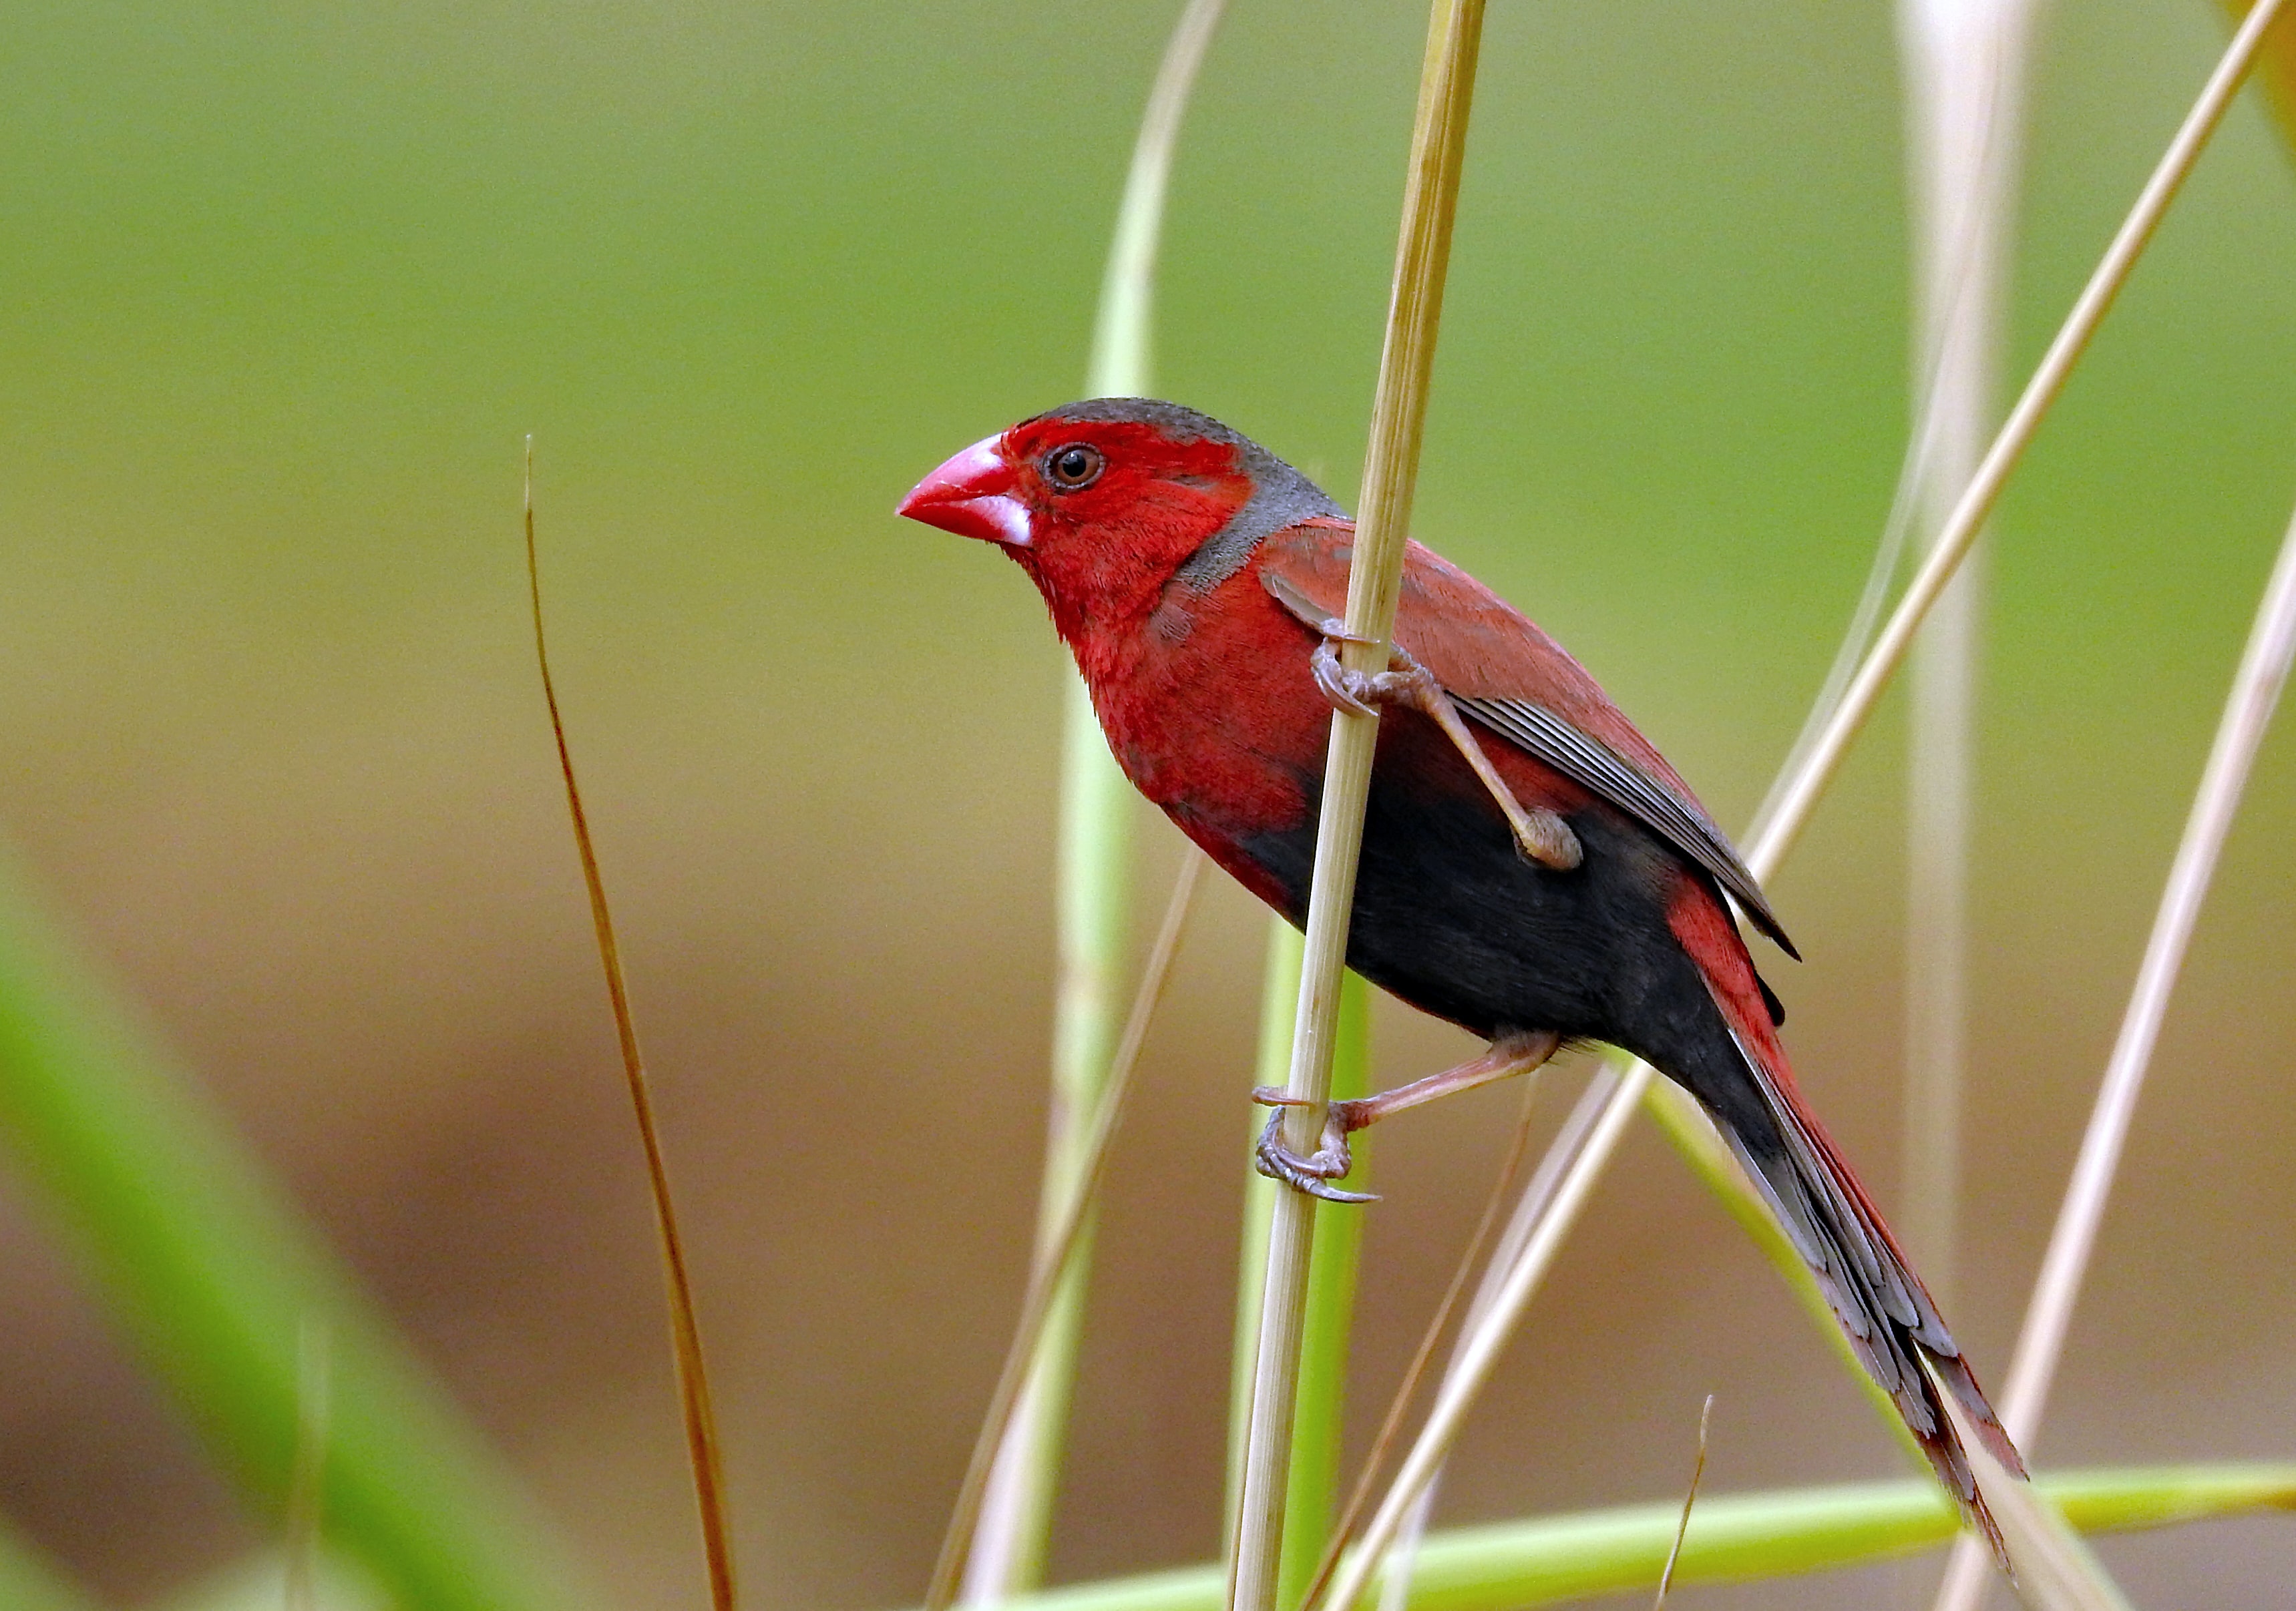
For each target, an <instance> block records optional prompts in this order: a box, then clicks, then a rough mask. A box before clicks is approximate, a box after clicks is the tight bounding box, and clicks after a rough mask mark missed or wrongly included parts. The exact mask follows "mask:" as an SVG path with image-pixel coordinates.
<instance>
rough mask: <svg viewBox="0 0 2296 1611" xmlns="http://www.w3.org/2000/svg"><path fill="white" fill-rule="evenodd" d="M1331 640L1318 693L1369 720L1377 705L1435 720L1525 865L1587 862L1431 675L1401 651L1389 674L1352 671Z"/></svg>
mask: <svg viewBox="0 0 2296 1611" xmlns="http://www.w3.org/2000/svg"><path fill="white" fill-rule="evenodd" d="M1333 641H1334V640H1333V636H1332V635H1331V634H1329V633H1328V632H1327V633H1326V634H1324V641H1323V642H1321V643H1318V644H1317V645H1316V652H1315V654H1314V656H1313V657H1311V658H1310V659H1309V660H1308V669H1309V671H1310V673H1311V675H1313V676H1314V677H1315V679H1316V688H1317V689H1318V690H1320V691H1322V693H1323V696H1324V699H1327V700H1329V701H1330V702H1331V704H1332V706H1333V707H1334V708H1335V709H1339V710H1349V711H1353V712H1354V713H1355V714H1356V715H1357V716H1372V715H1374V714H1375V711H1374V707H1375V706H1380V705H1406V706H1409V707H1411V708H1412V709H1414V710H1416V711H1419V712H1421V713H1423V715H1425V716H1429V717H1431V719H1432V720H1433V721H1434V723H1435V724H1436V725H1437V726H1438V727H1440V728H1441V729H1442V730H1443V732H1444V734H1445V736H1447V738H1449V739H1450V740H1451V742H1452V744H1453V745H1454V746H1455V747H1456V748H1457V749H1458V751H1459V753H1460V755H1462V756H1464V757H1465V758H1466V762H1467V765H1470V766H1472V767H1473V768H1474V769H1475V775H1476V776H1477V777H1479V778H1480V779H1481V780H1482V781H1483V787H1484V788H1486V789H1489V790H1490V795H1491V798H1492V799H1493V800H1494V801H1496V802H1497V805H1498V808H1499V810H1500V811H1501V812H1502V813H1504V814H1505V817H1506V820H1507V826H1508V827H1509V828H1510V829H1512V830H1513V833H1514V845H1515V850H1516V851H1517V853H1518V854H1520V855H1521V856H1522V858H1523V859H1524V860H1525V861H1528V862H1536V863H1538V864H1539V865H1540V866H1542V867H1546V868H1551V869H1552V870H1554V871H1556V872H1570V871H1573V870H1575V869H1576V868H1577V867H1578V866H1579V863H1581V862H1582V861H1584V860H1585V859H1586V850H1585V847H1584V846H1581V845H1580V844H1579V836H1578V835H1577V834H1576V833H1574V832H1572V831H1571V828H1570V823H1568V822H1564V821H1563V820H1562V818H1561V817H1560V816H1558V815H1556V814H1554V812H1552V811H1549V810H1547V809H1546V807H1545V806H1524V805H1522V804H1521V802H1520V801H1518V800H1517V799H1516V798H1515V797H1514V791H1513V789H1509V788H1508V787H1507V786H1506V782H1505V780H1504V779H1502V778H1501V777H1500V776H1499V774H1498V772H1497V769H1496V768H1494V767H1493V766H1492V765H1491V762H1490V757H1489V756H1487V755H1485V754H1484V753H1483V747H1482V745H1481V743H1480V741H1479V740H1477V739H1476V738H1475V736H1474V735H1473V734H1472V733H1471V732H1468V731H1467V724H1465V723H1464V721H1462V720H1461V719H1460V717H1459V711H1458V707H1456V706H1455V705H1454V704H1452V703H1451V696H1450V695H1449V694H1447V693H1446V692H1444V691H1443V685H1442V684H1441V683H1439V682H1438V681H1436V678H1435V674H1434V673H1433V672H1431V671H1429V670H1428V669H1427V668H1426V667H1425V666H1422V665H1421V664H1420V663H1419V662H1418V661H1416V660H1415V659H1413V658H1411V657H1410V656H1409V655H1407V654H1406V653H1404V651H1403V650H1401V649H1400V648H1398V649H1394V650H1390V654H1391V655H1392V657H1393V658H1391V659H1390V662H1389V668H1388V669H1387V670H1385V671H1350V670H1349V669H1348V668H1347V667H1346V666H1343V665H1341V663H1340V656H1339V651H1338V650H1335V649H1333V647H1332V644H1333ZM1349 641H1350V642H1352V641H1353V640H1349Z"/></svg>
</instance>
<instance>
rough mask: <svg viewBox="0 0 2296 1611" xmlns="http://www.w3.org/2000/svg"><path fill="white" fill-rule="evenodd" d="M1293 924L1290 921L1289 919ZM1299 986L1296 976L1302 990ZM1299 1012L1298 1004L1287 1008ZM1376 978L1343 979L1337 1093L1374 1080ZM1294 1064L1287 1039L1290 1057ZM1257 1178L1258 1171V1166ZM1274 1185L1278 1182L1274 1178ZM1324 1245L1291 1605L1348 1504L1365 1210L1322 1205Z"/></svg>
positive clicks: (1289, 1514)
mask: <svg viewBox="0 0 2296 1611" xmlns="http://www.w3.org/2000/svg"><path fill="white" fill-rule="evenodd" d="M1286 927H1289V925H1286ZM1297 993H1298V985H1297V984H1296V983H1295V984H1294V985H1293V994H1294V996H1295V997H1296V995H1297ZM1290 1016H1291V1010H1290V1007H1289V1006H1288V1004H1287V1006H1286V1008H1285V1017H1286V1018H1289V1017H1290ZM1370 1042H1371V986H1370V985H1366V984H1365V983H1364V981H1363V980H1362V979H1360V978H1358V977H1357V976H1356V975H1354V974H1352V973H1349V974H1346V975H1343V976H1342V977H1341V981H1340V1019H1339V1026H1338V1030H1337V1033H1336V1035H1335V1038H1334V1039H1333V1043H1332V1099H1333V1100H1334V1101H1340V1100H1345V1099H1347V1098H1349V1097H1355V1096H1361V1095H1363V1094H1364V1093H1365V1092H1367V1091H1368V1090H1369V1089H1370V1087H1371V1045H1370ZM1290 1063H1291V1051H1290V1048H1288V1047H1287V1048H1285V1051H1284V1066H1285V1067H1289V1066H1290ZM1351 1139H1352V1141H1353V1142H1354V1146H1355V1167H1354V1169H1353V1170H1351V1171H1350V1172H1349V1174H1348V1177H1347V1185H1348V1187H1349V1190H1355V1191H1362V1190H1365V1189H1366V1188H1365V1182H1366V1181H1367V1180H1368V1179H1369V1171H1370V1166H1371V1146H1370V1141H1371V1136H1370V1133H1369V1132H1368V1131H1361V1132H1358V1133H1357V1134H1356V1135H1355V1136H1354V1137H1352V1138H1351ZM1254 1178H1255V1179H1258V1178H1259V1176H1257V1175H1255V1176H1254ZM1267 1183H1268V1184H1269V1185H1271V1186H1272V1185H1273V1184H1274V1182H1267ZM1316 1217H1317V1218H1318V1219H1319V1220H1321V1221H1322V1222H1323V1223H1321V1224H1319V1225H1317V1226H1316V1245H1315V1248H1314V1250H1313V1251H1312V1252H1311V1253H1310V1254H1309V1255H1308V1317H1307V1322H1306V1329H1305V1332H1304V1334H1303V1336H1302V1338H1301V1342H1300V1389H1299V1397H1298V1400H1297V1401H1296V1404H1295V1407H1294V1409H1293V1411H1292V1474H1291V1478H1290V1487H1289V1488H1288V1489H1287V1490H1286V1492H1285V1493H1284V1498H1283V1554H1282V1556H1281V1558H1279V1560H1278V1563H1277V1567H1276V1574H1275V1603H1276V1605H1277V1606H1279V1607H1292V1606H1296V1605H1298V1604H1299V1603H1300V1596H1301V1595H1303V1594H1304V1593H1306V1592H1307V1589H1308V1582H1309V1580H1310V1579H1312V1578H1313V1577H1314V1576H1315V1573H1316V1566H1317V1565H1318V1564H1320V1563H1321V1562H1322V1560H1323V1558H1324V1545H1325V1544H1326V1543H1328V1542H1329V1541H1330V1540H1331V1536H1332V1512H1333V1507H1335V1506H1336V1505H1337V1504H1338V1503H1339V1492H1340V1458H1341V1440H1342V1437H1343V1435H1344V1434H1345V1432H1346V1429H1347V1428H1346V1420H1347V1396H1348V1345H1349V1340H1350V1338H1351V1337H1352V1336H1353V1334H1354V1329H1355V1308H1356V1273H1357V1270H1358V1269H1359V1268H1360V1267H1361V1265H1362V1262H1363V1235H1364V1210H1363V1209H1361V1208H1358V1207H1351V1206H1349V1205H1347V1204H1345V1203H1330V1204H1322V1205H1319V1206H1318V1212H1317V1215H1316Z"/></svg>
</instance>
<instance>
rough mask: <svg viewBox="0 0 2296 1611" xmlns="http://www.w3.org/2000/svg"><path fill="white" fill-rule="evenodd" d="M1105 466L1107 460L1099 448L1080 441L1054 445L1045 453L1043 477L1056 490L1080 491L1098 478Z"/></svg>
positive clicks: (1106, 465) (1106, 466)
mask: <svg viewBox="0 0 2296 1611" xmlns="http://www.w3.org/2000/svg"><path fill="white" fill-rule="evenodd" d="M1107 468H1108V461H1107V460H1106V459H1104V458H1103V457H1102V456H1101V453H1100V449H1098V448H1097V447H1091V446H1087V445H1086V444H1084V443H1082V442H1071V443H1070V444H1069V445H1068V446H1066V447H1055V448H1054V449H1053V451H1052V452H1050V453H1048V454H1046V455H1045V479H1046V480H1047V481H1049V482H1051V483H1052V484H1053V489H1054V491H1056V492H1082V491H1083V490H1084V489H1085V488H1086V487H1089V486H1091V485H1092V484H1093V483H1094V482H1095V481H1097V480H1099V479H1100V472H1101V471H1102V470H1105V469H1107Z"/></svg>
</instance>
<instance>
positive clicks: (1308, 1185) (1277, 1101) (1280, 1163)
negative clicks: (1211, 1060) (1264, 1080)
mask: <svg viewBox="0 0 2296 1611" xmlns="http://www.w3.org/2000/svg"><path fill="white" fill-rule="evenodd" d="M1251 1094H1252V1100H1255V1101H1260V1102H1265V1103H1267V1105H1268V1106H1270V1107H1273V1108H1275V1112H1274V1113H1271V1114H1269V1115H1268V1116H1267V1128H1266V1129H1264V1130H1262V1131H1261V1132H1260V1133H1259V1145H1258V1146H1257V1147H1255V1148H1253V1149H1252V1165H1253V1167H1254V1168H1256V1169H1258V1170H1259V1173H1262V1174H1264V1175H1266V1176H1267V1177H1268V1178H1269V1179H1270V1180H1274V1181H1280V1182H1283V1184H1284V1185H1286V1186H1289V1187H1291V1188H1292V1190H1294V1191H1300V1192H1305V1193H1306V1194H1307V1195H1308V1196H1309V1197H1319V1198H1323V1199H1324V1201H1325V1202H1327V1203H1375V1202H1377V1201H1379V1196H1378V1194H1377V1193H1376V1192H1370V1191H1345V1190H1341V1189H1340V1188H1339V1187H1337V1186H1334V1185H1333V1184H1331V1182H1333V1181H1335V1180H1338V1179H1341V1178H1342V1177H1343V1176H1345V1175H1346V1173H1348V1171H1349V1169H1351V1168H1353V1167H1354V1166H1355V1160H1354V1158H1353V1157H1350V1156H1349V1149H1348V1141H1347V1130H1348V1124H1347V1120H1348V1119H1349V1117H1352V1116H1353V1115H1352V1114H1351V1113H1347V1112H1343V1111H1342V1110H1343V1109H1347V1108H1351V1107H1352V1106H1353V1105H1352V1104H1350V1103H1333V1108H1332V1115H1331V1117H1329V1118H1327V1119H1326V1120H1325V1121H1324V1144H1323V1145H1322V1146H1321V1147H1319V1148H1317V1149H1316V1155H1315V1156H1314V1157H1305V1158H1303V1157H1300V1155H1299V1154H1298V1153H1296V1152H1294V1151H1292V1149H1290V1148H1289V1147H1287V1146H1285V1145H1284V1144H1283V1109H1284V1108H1289V1107H1304V1106H1307V1105H1308V1104H1307V1103H1306V1102H1305V1100H1303V1099H1301V1098H1300V1097H1295V1096H1290V1095H1287V1094H1286V1093H1284V1092H1282V1091H1280V1090H1277V1089H1276V1088H1275V1087H1273V1086H1268V1085H1262V1086H1260V1087H1259V1089H1258V1090H1257V1091H1254V1092H1252V1093H1251Z"/></svg>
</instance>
